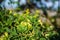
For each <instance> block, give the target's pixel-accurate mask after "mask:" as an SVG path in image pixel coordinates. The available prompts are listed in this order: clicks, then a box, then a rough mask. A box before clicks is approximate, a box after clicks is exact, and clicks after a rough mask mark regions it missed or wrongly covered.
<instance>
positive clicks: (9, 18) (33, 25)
mask: <svg viewBox="0 0 60 40" xmlns="http://www.w3.org/2000/svg"><path fill="white" fill-rule="evenodd" d="M39 17H40V15H39V11H36V12H35V14H33V15H32V14H30V12H29V9H27V10H26V11H25V13H22V14H18V13H15V12H12V11H11V10H9V11H8V10H3V11H0V35H1V36H0V40H49V38H50V37H52V36H54V35H57V34H58V33H57V32H56V31H55V30H54V26H51V25H49V24H48V23H46V24H45V23H43V22H42V21H41V19H40V18H39ZM2 33H3V34H2Z"/></svg>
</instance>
